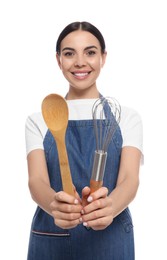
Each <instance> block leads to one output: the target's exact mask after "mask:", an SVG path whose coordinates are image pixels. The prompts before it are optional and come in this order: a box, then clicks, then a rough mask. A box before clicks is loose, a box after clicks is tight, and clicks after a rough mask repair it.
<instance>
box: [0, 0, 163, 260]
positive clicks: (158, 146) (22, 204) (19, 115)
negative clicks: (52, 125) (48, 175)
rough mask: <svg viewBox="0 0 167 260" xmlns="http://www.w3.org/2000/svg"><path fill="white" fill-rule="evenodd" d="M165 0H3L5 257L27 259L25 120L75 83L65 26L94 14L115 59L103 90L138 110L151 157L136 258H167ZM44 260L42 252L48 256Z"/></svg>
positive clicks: (137, 205)
mask: <svg viewBox="0 0 167 260" xmlns="http://www.w3.org/2000/svg"><path fill="white" fill-rule="evenodd" d="M165 4H166V1H165V0H164V1H162V0H158V1H155V0H152V1H151V0H150V1H149V0H140V1H135V0H131V1H130V0H117V1H109V0H103V1H96V2H92V1H90V0H89V1H88V0H85V1H75V0H72V1H65V0H61V1H56V0H55V1H53V0H51V1H50V0H48V1H43V0H40V1H39V0H29V1H24V0H20V1H19V0H15V1H12V0H9V1H7V0H6V1H1V3H0V86H1V92H0V93H1V94H0V95H1V99H0V117H1V128H0V131H1V132H0V140H1V142H0V148H1V181H0V205H1V208H0V210H1V212H0V226H1V228H0V237H1V250H0V259H5V260H8V259H14V260H25V259H26V255H27V246H28V239H29V230H30V224H31V219H32V216H33V214H34V210H35V207H36V205H35V203H34V202H33V201H32V200H31V197H30V194H29V190H28V186H27V164H26V155H25V139H24V124H25V120H26V117H27V116H28V115H29V114H31V113H32V112H35V111H39V110H40V109H41V102H42V100H43V98H44V97H45V96H46V95H47V94H50V93H53V92H55V93H59V94H62V95H64V94H65V93H66V91H67V90H68V85H67V82H66V81H65V80H64V78H63V76H62V74H61V72H60V70H59V68H58V66H57V64H56V60H55V43H56V39H57V37H58V34H59V33H60V32H61V30H62V29H63V28H64V26H66V25H67V24H68V23H70V22H73V21H76V20H79V21H82V20H87V21H89V22H91V23H93V24H94V25H96V26H97V27H98V28H99V29H100V30H101V32H102V33H103V35H104V37H105V40H106V45H107V51H108V59H107V63H106V65H105V67H104V68H103V70H102V74H101V76H100V78H99V80H98V86H99V90H100V91H101V92H102V93H103V94H104V95H105V94H106V95H112V96H115V97H116V98H117V99H118V100H119V101H120V103H121V104H124V105H127V106H131V107H133V108H135V109H136V110H138V112H139V113H140V114H141V116H142V119H143V125H144V154H145V165H144V167H142V168H141V181H140V188H139V191H138V194H137V197H136V199H135V201H134V202H133V203H132V204H131V211H132V214H133V220H134V230H135V239H136V260H150V259H153V260H154V259H157V260H161V259H163V260H164V259H167V250H166V232H167V224H166V223H167V222H166V219H167V214H166V205H167V204H166V198H167V187H166V175H167V166H166V161H167V160H166V157H167V156H166V146H167V141H166V140H167V137H166V135H167V122H166V111H167V109H166V94H165V88H166V87H167V8H166V5H165ZM41 260H42V259H41Z"/></svg>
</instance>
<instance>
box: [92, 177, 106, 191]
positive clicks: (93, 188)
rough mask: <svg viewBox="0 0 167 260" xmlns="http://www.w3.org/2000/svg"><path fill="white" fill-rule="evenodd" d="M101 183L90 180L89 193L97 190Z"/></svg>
mask: <svg viewBox="0 0 167 260" xmlns="http://www.w3.org/2000/svg"><path fill="white" fill-rule="evenodd" d="M102 185H103V181H95V180H92V179H91V180H90V190H91V193H92V192H94V191H96V190H98V189H99V188H100V187H102Z"/></svg>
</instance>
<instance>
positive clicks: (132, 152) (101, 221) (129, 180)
mask: <svg viewBox="0 0 167 260" xmlns="http://www.w3.org/2000/svg"><path fill="white" fill-rule="evenodd" d="M140 158H141V152H140V151H139V150H138V149H137V148H135V147H128V146H127V147H124V148H123V149H122V153H121V162H120V169H119V174H118V180H117V184H116V187H115V189H114V190H113V191H112V192H111V193H110V194H109V195H108V190H107V188H105V187H102V188H100V189H99V190H97V191H96V192H94V193H92V194H91V195H90V196H89V197H88V201H89V202H90V203H89V205H87V206H85V207H84V214H83V217H82V219H83V222H84V225H86V226H90V227H92V228H93V229H95V230H99V229H104V228H106V227H107V226H108V225H110V224H111V223H112V221H113V219H114V217H116V216H117V215H118V214H119V213H121V212H122V211H123V210H124V209H125V208H126V207H127V206H128V205H129V203H130V202H131V201H132V200H133V199H134V198H135V195H136V192H137V190H138V186H139V167H140ZM89 192H90V190H89V189H88V187H87V188H85V189H84V190H83V197H84V196H85V195H88V193H89Z"/></svg>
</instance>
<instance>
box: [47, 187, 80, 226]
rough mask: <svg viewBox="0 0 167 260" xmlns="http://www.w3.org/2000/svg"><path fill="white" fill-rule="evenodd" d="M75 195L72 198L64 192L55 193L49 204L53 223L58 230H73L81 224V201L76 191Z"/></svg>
mask: <svg viewBox="0 0 167 260" xmlns="http://www.w3.org/2000/svg"><path fill="white" fill-rule="evenodd" d="M75 195H76V197H73V196H71V195H69V194H67V193H66V192H64V191H60V192H57V193H56V194H55V199H54V201H53V202H52V203H51V204H50V207H51V212H52V216H53V218H54V222H55V224H56V225H57V226H59V227H60V228H63V229H69V228H74V227H76V226H77V225H78V224H80V223H81V210H82V205H81V200H80V198H79V195H78V193H76V191H75Z"/></svg>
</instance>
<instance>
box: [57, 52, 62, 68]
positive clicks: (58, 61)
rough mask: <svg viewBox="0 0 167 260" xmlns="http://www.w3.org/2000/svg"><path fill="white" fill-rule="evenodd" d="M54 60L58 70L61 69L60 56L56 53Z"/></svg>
mask: <svg viewBox="0 0 167 260" xmlns="http://www.w3.org/2000/svg"><path fill="white" fill-rule="evenodd" d="M56 60H57V64H58V66H59V68H60V69H61V61H60V56H59V55H58V54H57V53H56Z"/></svg>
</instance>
